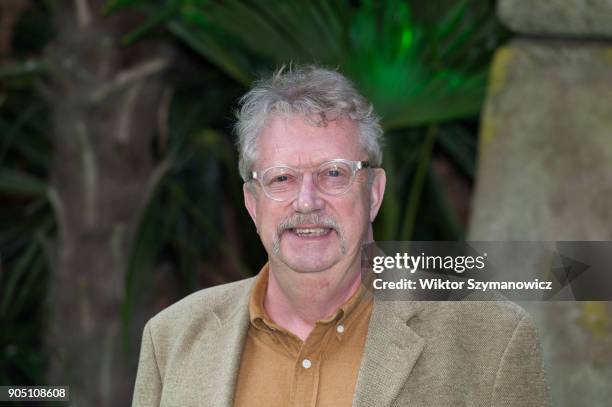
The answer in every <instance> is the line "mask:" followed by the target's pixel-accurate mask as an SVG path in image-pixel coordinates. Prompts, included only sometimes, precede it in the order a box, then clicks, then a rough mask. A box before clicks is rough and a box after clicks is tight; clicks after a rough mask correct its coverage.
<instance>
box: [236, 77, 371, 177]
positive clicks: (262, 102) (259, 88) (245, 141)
mask: <svg viewBox="0 0 612 407" xmlns="http://www.w3.org/2000/svg"><path fill="white" fill-rule="evenodd" d="M239 106H240V107H239V109H238V111H237V112H236V117H237V122H236V126H235V132H236V134H237V136H238V150H239V153H240V162H239V164H238V167H239V169H240V175H241V176H242V179H243V180H244V181H245V182H246V181H248V180H249V179H250V171H251V170H252V168H253V165H254V163H255V161H256V159H257V137H258V136H259V133H260V131H261V129H262V128H263V126H264V125H265V122H266V120H267V118H268V117H269V116H270V115H271V114H272V113H280V114H301V115H304V116H307V117H309V118H313V120H314V121H315V124H316V125H320V126H325V125H327V122H328V121H330V120H334V119H336V118H338V117H346V118H349V119H351V120H354V121H355V122H357V124H358V125H359V129H360V138H361V140H360V141H361V144H362V146H363V148H364V150H365V151H366V153H367V154H368V159H369V160H370V163H371V165H372V166H374V167H378V166H380V165H381V164H382V149H381V143H382V134H383V131H382V128H381V126H380V123H379V118H378V116H376V114H375V113H374V109H373V107H372V104H371V103H369V102H368V101H367V100H366V99H365V98H364V97H363V96H362V95H361V94H359V93H358V92H357V90H356V89H355V87H354V86H353V84H352V83H351V82H350V81H349V80H348V79H347V78H345V77H344V76H343V75H341V74H340V73H338V72H336V71H332V70H329V69H324V68H320V67H317V66H313V65H309V66H303V67H295V66H294V67H291V66H289V69H285V67H284V66H283V67H282V68H280V69H279V70H277V71H276V72H275V73H274V74H273V75H272V76H271V77H270V78H267V79H263V80H260V81H258V82H256V83H255V85H254V86H253V88H252V89H251V90H250V91H249V92H248V93H247V94H246V95H244V96H243V97H242V99H240V105H239Z"/></svg>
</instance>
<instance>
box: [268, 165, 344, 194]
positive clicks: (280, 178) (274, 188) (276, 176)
mask: <svg viewBox="0 0 612 407" xmlns="http://www.w3.org/2000/svg"><path fill="white" fill-rule="evenodd" d="M313 176H314V183H315V185H316V186H317V187H318V188H319V189H320V190H321V191H323V192H325V193H328V194H330V195H338V194H341V193H344V192H346V190H347V189H348V188H349V186H350V185H351V181H352V177H353V170H352V168H351V166H350V165H348V164H346V163H342V162H331V163H325V164H323V165H322V166H320V167H319V168H318V169H317V171H316V172H315V173H314V174H313ZM301 179H302V175H301V174H300V173H299V172H297V171H295V170H293V169H292V168H289V167H273V168H270V169H269V170H267V171H266V172H265V174H263V179H262V184H263V187H264V188H265V190H266V192H267V193H268V194H269V195H270V196H271V197H273V198H275V199H280V200H284V199H290V198H293V197H295V196H296V195H297V193H298V190H299V188H300V186H301Z"/></svg>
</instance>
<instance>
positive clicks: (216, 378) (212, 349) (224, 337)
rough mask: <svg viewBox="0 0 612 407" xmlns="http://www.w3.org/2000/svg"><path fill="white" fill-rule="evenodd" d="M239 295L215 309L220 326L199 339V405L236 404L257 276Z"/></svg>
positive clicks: (197, 359) (228, 299)
mask: <svg viewBox="0 0 612 407" xmlns="http://www.w3.org/2000/svg"><path fill="white" fill-rule="evenodd" d="M251 280H252V281H251V283H250V284H248V285H246V286H245V289H244V292H242V293H239V294H238V296H237V297H234V296H232V298H227V299H226V301H224V302H223V303H222V304H220V305H219V306H217V307H216V308H215V309H214V310H213V315H214V317H215V318H216V320H217V323H218V329H213V330H210V331H209V332H206V333H205V334H204V336H203V337H202V339H201V340H200V341H199V342H198V348H197V350H196V353H195V357H194V363H196V364H197V365H196V366H197V369H196V370H194V371H196V372H198V371H199V372H201V377H200V378H199V379H198V381H199V384H200V386H199V389H198V405H199V406H200V407H209V406H227V407H230V406H231V405H232V404H233V399H234V391H235V388H236V379H237V376H238V369H240V359H241V356H242V349H243V348H244V343H245V340H246V336H247V331H248V328H249V297H250V294H251V289H252V286H253V282H254V281H255V278H252V279H251Z"/></svg>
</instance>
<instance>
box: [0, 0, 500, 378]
mask: <svg viewBox="0 0 612 407" xmlns="http://www.w3.org/2000/svg"><path fill="white" fill-rule="evenodd" d="M52 3H53V2H52V1H51V2H49V4H52ZM493 3H494V2H493V1H492V0H483V1H470V2H468V1H454V0H435V1H434V0H432V1H428V2H425V1H397V0H381V1H374V0H364V1H348V0H303V1H297V0H294V1H287V0H266V1H264V2H262V1H256V0H244V1H238V0H223V1H221V0H219V1H213V0H111V1H109V2H108V4H107V7H105V9H104V12H105V13H122V12H124V11H125V10H127V9H130V8H135V9H138V10H140V11H141V12H142V13H143V14H144V15H145V17H146V21H145V22H144V23H143V24H142V25H140V26H139V27H135V28H134V30H133V31H132V32H130V33H128V34H126V36H125V38H124V43H125V44H129V43H133V42H135V41H139V40H140V39H141V38H142V37H143V36H145V35H148V34H149V33H151V32H152V31H153V30H157V29H158V28H162V27H163V28H164V29H165V30H167V32H169V33H170V34H171V35H172V36H174V38H176V39H178V40H179V41H180V42H182V43H183V44H186V45H187V46H188V47H189V49H190V50H192V52H194V53H195V54H197V56H198V57H201V58H200V59H195V58H194V59H192V60H190V63H192V65H195V68H194V67H193V66H192V67H191V68H190V69H191V71H189V72H188V73H187V74H185V73H182V72H180V71H177V72H176V73H175V74H174V76H171V77H170V78H169V80H168V86H169V87H171V88H172V89H173V91H172V96H171V97H170V102H169V114H168V118H169V120H168V123H167V133H166V134H160V135H159V137H158V138H157V139H156V140H155V146H154V148H155V151H156V158H157V159H158V162H159V163H160V165H159V167H158V172H157V173H156V180H157V182H156V184H155V187H154V188H153V189H152V190H151V193H150V196H149V202H148V206H147V208H146V210H145V212H144V213H143V214H142V218H141V222H140V226H139V229H138V231H137V234H136V237H135V239H134V242H133V245H132V251H131V254H130V259H129V261H128V270H127V274H126V287H127V288H126V299H125V303H124V307H123V310H122V317H123V322H124V327H125V328H126V329H125V330H124V332H126V333H127V332H128V329H127V328H128V327H129V326H130V325H131V321H132V319H131V318H132V316H133V315H134V308H135V307H136V306H137V304H139V303H140V302H141V301H142V300H143V298H144V297H145V295H146V293H147V292H148V291H150V290H154V289H155V287H154V286H153V285H154V282H155V278H153V277H152V276H153V271H154V270H156V269H158V268H159V267H160V265H161V266H164V267H166V268H167V269H170V270H171V271H172V272H173V276H174V277H175V280H176V281H177V282H178V287H179V294H178V295H184V294H186V293H188V292H190V291H193V290H195V289H197V288H199V287H201V286H203V285H211V284H215V283H220V282H225V281H228V280H230V279H238V278H241V277H244V276H246V275H250V274H252V273H254V272H256V271H257V269H258V267H259V266H261V264H262V263H263V261H264V260H265V253H264V252H263V250H262V248H261V245H260V243H259V239H258V237H257V235H256V233H255V230H254V228H253V227H252V226H251V220H250V218H249V217H248V214H247V213H246V211H245V210H244V208H243V207H242V190H241V186H242V182H241V180H240V178H239V176H238V174H237V168H236V166H237V156H236V151H235V148H234V146H233V138H232V136H231V133H230V131H229V128H230V126H231V121H232V120H231V117H230V112H231V110H232V108H233V107H234V104H235V101H236V100H237V98H238V97H239V96H240V95H241V94H242V93H243V92H244V91H245V90H246V86H248V85H249V84H250V83H251V82H252V81H253V80H254V79H256V78H257V77H258V76H259V75H260V74H264V73H269V72H270V71H271V70H273V69H275V68H277V67H279V66H281V65H284V64H288V63H318V64H322V65H326V66H329V67H333V68H337V69H339V70H340V71H341V72H343V73H345V74H346V75H347V76H348V77H350V78H351V79H352V80H353V81H354V82H355V83H356V85H357V87H358V88H360V89H361V90H362V91H363V92H364V93H365V95H366V96H367V97H368V98H369V99H370V100H372V101H373V103H374V105H375V109H376V111H377V112H378V113H379V114H380V116H381V117H382V120H383V123H384V125H385V129H386V145H385V150H384V153H385V165H384V166H385V169H386V171H387V178H388V185H387V191H386V197H385V201H384V203H383V207H382V210H381V214H380V215H379V220H378V221H377V224H376V225H375V233H376V236H377V238H378V239H383V240H400V239H403V240H408V239H421V240H436V239H448V240H452V239H460V238H462V237H463V234H464V231H463V226H462V224H461V222H460V221H459V220H458V219H457V215H456V213H455V211H454V209H453V208H452V205H451V201H450V199H449V197H448V195H447V192H446V187H445V185H444V183H443V182H442V180H441V179H440V177H439V176H438V175H437V174H436V172H435V171H434V170H433V169H432V160H434V159H435V158H436V157H445V158H446V159H448V160H450V161H451V162H452V163H453V165H454V168H456V170H457V172H458V174H459V176H460V177H463V179H465V180H467V181H468V182H471V180H472V179H473V177H474V173H475V155H476V142H475V128H476V125H477V122H476V120H477V116H478V113H479V111H480V106H481V103H482V100H483V96H484V89H485V78H486V72H487V70H488V64H489V59H490V56H491V54H492V52H493V50H494V49H495V48H496V47H497V46H498V44H499V43H500V41H502V40H503V39H504V33H503V32H502V31H501V30H500V29H499V27H498V26H497V24H496V22H495V18H494V16H493ZM33 4H35V7H33V8H32V10H31V11H29V12H28V13H27V14H26V15H25V17H24V20H23V21H21V22H20V23H19V24H18V25H17V26H16V31H17V34H16V35H15V37H14V38H15V42H16V46H15V47H14V48H15V49H16V50H19V52H15V55H13V57H14V63H12V64H11V65H9V66H5V67H0V204H1V205H2V212H1V213H0V254H1V257H2V258H1V260H2V265H3V266H4V268H3V270H2V275H1V282H2V285H0V318H1V319H0V382H2V383H17V382H20V384H24V383H43V382H44V380H43V377H42V376H43V369H44V361H45V356H44V354H43V353H42V351H41V349H42V345H41V337H42V336H41V332H42V328H43V315H44V312H43V311H44V308H43V299H44V297H45V292H46V285H47V281H48V279H49V276H50V267H49V264H50V259H51V258H52V257H53V256H54V251H53V245H52V242H53V238H54V236H55V234H56V232H57V231H56V229H57V227H56V221H55V219H54V216H53V212H52V210H51V205H50V203H49V197H52V196H53V195H52V193H49V190H48V187H47V182H46V179H47V178H48V168H49V163H50V162H51V160H52V158H53V157H52V154H53V153H52V150H51V148H50V140H49V138H48V137H47V136H48V133H49V129H51V120H50V117H49V112H48V108H49V101H47V100H45V99H43V98H41V97H40V93H39V90H41V89H45V84H46V83H47V82H48V80H49V78H48V77H47V72H48V66H47V63H46V61H45V59H44V58H45V56H44V53H43V52H42V50H43V49H44V46H45V43H46V41H47V40H48V39H49V38H51V36H52V32H51V30H50V26H51V17H50V14H49V7H47V6H40V5H41V4H43V3H39V2H33ZM181 52H185V51H184V50H182V51H181ZM202 58H203V59H202ZM194 60H195V64H194V63H193V61H194ZM59 102H61V101H51V103H59ZM128 342H129V341H126V344H127V343H128ZM2 374H3V375H4V376H1V375H2Z"/></svg>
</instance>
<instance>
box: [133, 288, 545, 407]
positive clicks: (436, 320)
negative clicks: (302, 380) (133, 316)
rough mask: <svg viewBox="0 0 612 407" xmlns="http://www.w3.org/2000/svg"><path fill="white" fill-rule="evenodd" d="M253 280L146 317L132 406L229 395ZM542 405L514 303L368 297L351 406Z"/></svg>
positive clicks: (523, 317) (534, 361) (529, 331)
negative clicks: (369, 313)
mask: <svg viewBox="0 0 612 407" xmlns="http://www.w3.org/2000/svg"><path fill="white" fill-rule="evenodd" d="M254 281H255V280H254V278H250V279H247V280H242V281H238V282H236V283H231V284H226V285H222V286H218V287H213V288H208V289H205V290H201V291H198V292H196V293H194V294H192V295H190V296H188V297H186V298H184V299H183V300H181V301H179V302H177V303H176V304H174V305H172V306H170V307H168V308H167V309H165V310H163V311H162V312H160V313H159V314H157V315H156V316H155V317H153V318H152V319H151V320H150V321H149V322H148V323H147V324H146V326H145V328H144V333H143V338H142V347H141V352H140V362H139V366H138V374H137V377H136V385H135V388H134V399H133V404H132V406H133V407H152V406H164V407H170V406H176V407H196V406H197V407H213V406H214V407H216V406H231V405H232V399H233V395H234V388H235V382H236V377H237V372H238V368H239V366H240V356H241V352H242V348H243V344H244V341H245V336H246V332H247V329H248V325H249V311H248V302H249V296H250V292H251V288H252V286H253V283H254ZM548 405H549V402H548V391H547V386H546V381H545V377H544V373H543V370H542V365H541V357H540V349H539V343H538V338H537V335H536V332H535V330H534V327H533V324H532V322H531V320H530V318H529V316H528V315H527V314H526V312H525V311H524V310H523V309H522V308H520V307H519V306H518V305H515V304H513V303H510V302H469V301H466V302H460V303H458V302H417V301H403V302H399V301H398V302H383V301H378V300H375V301H374V308H373V310H372V317H371V320H370V325H369V329H368V334H367V339H366V344H365V350H364V355H363V359H362V362H361V368H360V369H359V374H358V378H357V385H356V388H355V395H354V398H353V406H354V407H366V406H371V407H387V406H435V407H444V406H453V407H455V406H516V407H519V406H520V407H528V406H548ZM255 407H256V406H255Z"/></svg>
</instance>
